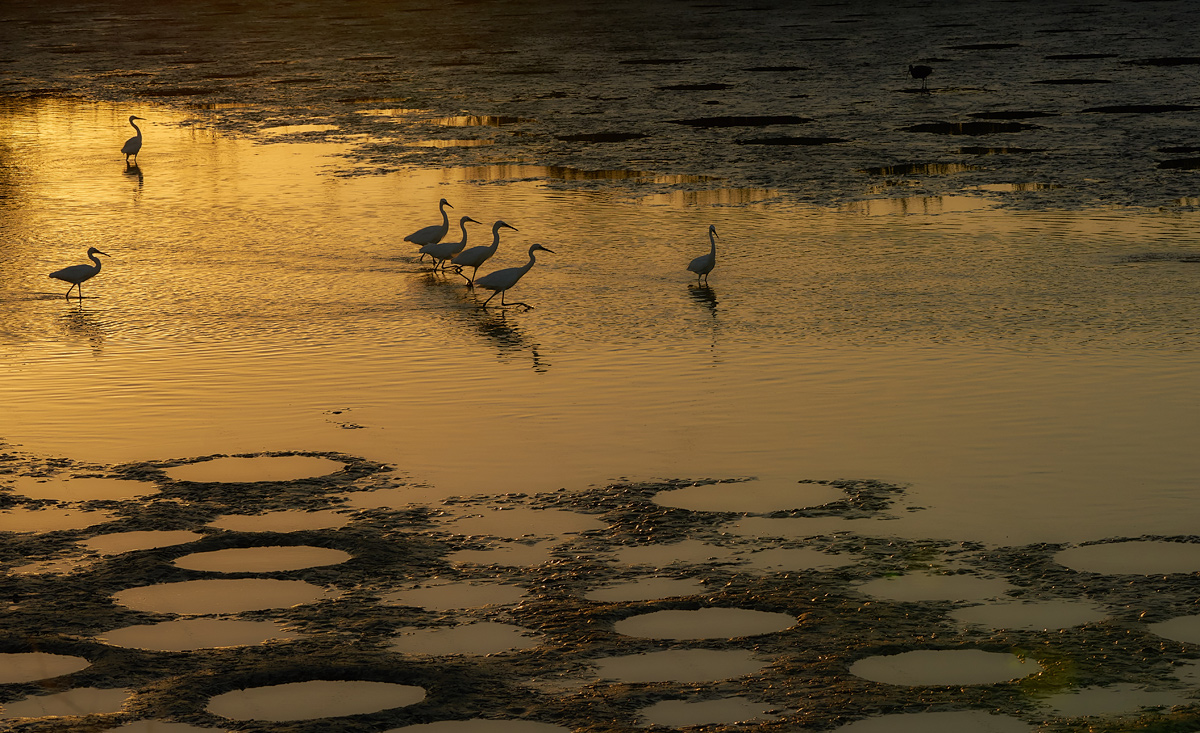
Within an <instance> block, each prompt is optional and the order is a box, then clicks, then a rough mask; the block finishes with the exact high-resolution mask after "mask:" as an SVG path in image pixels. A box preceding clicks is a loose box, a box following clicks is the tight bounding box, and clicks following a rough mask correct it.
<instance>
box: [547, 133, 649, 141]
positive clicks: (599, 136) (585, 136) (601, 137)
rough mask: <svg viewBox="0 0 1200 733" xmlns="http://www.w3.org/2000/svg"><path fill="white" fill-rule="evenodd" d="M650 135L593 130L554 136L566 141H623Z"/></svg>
mask: <svg viewBox="0 0 1200 733" xmlns="http://www.w3.org/2000/svg"><path fill="white" fill-rule="evenodd" d="M646 137H650V136H649V135H645V134H642V133H640V132H593V133H582V134H579V135H556V136H555V138H556V139H558V140H562V141H563V142H568V143H623V142H627V141H629V140H641V139H642V138H646Z"/></svg>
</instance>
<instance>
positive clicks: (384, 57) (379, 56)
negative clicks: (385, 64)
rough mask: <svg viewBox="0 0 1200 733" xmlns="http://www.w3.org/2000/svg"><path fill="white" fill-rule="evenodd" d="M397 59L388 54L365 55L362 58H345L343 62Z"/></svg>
mask: <svg viewBox="0 0 1200 733" xmlns="http://www.w3.org/2000/svg"><path fill="white" fill-rule="evenodd" d="M394 58H396V57H395V56H388V55H386V54H364V55H362V56H344V57H342V61H389V60H391V59H394Z"/></svg>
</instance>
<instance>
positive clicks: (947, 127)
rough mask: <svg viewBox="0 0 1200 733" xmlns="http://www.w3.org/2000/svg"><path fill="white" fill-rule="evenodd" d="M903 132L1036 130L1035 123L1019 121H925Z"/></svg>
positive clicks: (938, 133) (948, 132) (954, 132)
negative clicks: (1027, 123)
mask: <svg viewBox="0 0 1200 733" xmlns="http://www.w3.org/2000/svg"><path fill="white" fill-rule="evenodd" d="M901 129H902V130H904V131H905V132H932V133H934V134H937V135H993V134H997V133H1006V132H1024V131H1026V130H1036V129H1037V126H1036V125H1026V124H1024V123H1021V122H927V123H924V124H920V125H909V126H908V127H903V128H901Z"/></svg>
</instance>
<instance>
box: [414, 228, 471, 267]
mask: <svg viewBox="0 0 1200 733" xmlns="http://www.w3.org/2000/svg"><path fill="white" fill-rule="evenodd" d="M467 222H471V223H473V224H480V223H481V222H478V221H475V220H474V219H472V218H471V217H469V216H464V217H463V218H461V219H459V220H458V228H459V229H461V230H462V239H460V240H459V241H457V242H437V243H436V244H427V245H425V246H424V247H422V248H421V254H422V255H429V256H430V257H432V258H433V262H434V264H433V269H435V270H436V269H438V267H445V265H446V261H447V260H449V259H450V258H452V257H454V255H456V254H458V253H459V252H462V251H463V249H464V248H465V247H466V246H467Z"/></svg>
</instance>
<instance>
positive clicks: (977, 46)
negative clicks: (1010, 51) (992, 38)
mask: <svg viewBox="0 0 1200 733" xmlns="http://www.w3.org/2000/svg"><path fill="white" fill-rule="evenodd" d="M1020 47H1021V44H1019V43H964V44H962V45H960V46H948V47H947V48H950V49H951V50H953V51H1002V50H1004V49H1006V48H1020Z"/></svg>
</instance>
